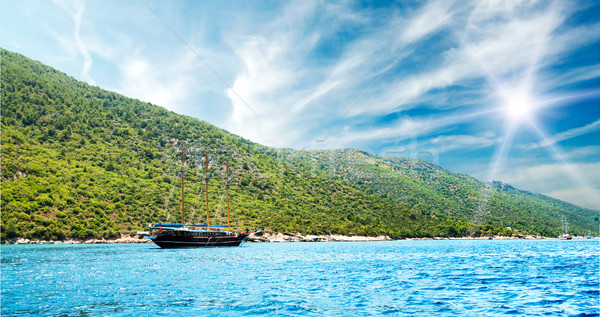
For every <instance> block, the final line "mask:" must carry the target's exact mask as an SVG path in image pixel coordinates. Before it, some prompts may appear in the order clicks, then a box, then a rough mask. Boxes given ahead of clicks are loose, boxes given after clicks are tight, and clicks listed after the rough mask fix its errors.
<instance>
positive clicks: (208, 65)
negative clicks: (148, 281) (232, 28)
mask: <svg viewBox="0 0 600 317" xmlns="http://www.w3.org/2000/svg"><path fill="white" fill-rule="evenodd" d="M142 1H143V2H144V4H145V5H146V6H147V7H148V9H150V11H152V13H154V15H156V16H157V17H158V18H159V19H160V20H161V21H162V22H163V23H164V24H165V25H166V26H167V27H168V28H169V29H170V30H171V32H173V34H175V36H177V38H179V40H181V42H183V44H185V45H186V46H187V47H188V48H189V49H190V50H191V51H192V53H194V55H196V57H198V58H199V59H200V61H201V62H202V63H204V65H206V67H208V69H210V71H211V72H212V73H213V74H215V76H217V78H219V80H221V82H222V83H223V84H225V86H227V88H229V90H231V92H233V93H234V94H235V95H236V96H237V97H238V98H239V99H240V100H241V101H242V102H243V103H244V105H246V107H248V109H250V110H251V111H252V112H253V113H254V114H255V115H256V116H257V117H260V115H259V114H258V113H257V112H256V111H255V110H254V109H253V108H252V107H251V106H250V105H249V104H248V103H247V102H246V100H244V98H242V96H240V95H239V94H238V93H237V91H235V89H233V87H231V85H230V84H229V83H228V82H227V81H226V80H225V79H224V78H223V77H222V76H221V75H219V73H217V71H216V70H215V69H214V68H212V67H211V66H210V64H208V62H206V60H204V58H202V56H200V54H199V53H198V52H196V50H195V49H194V48H193V47H192V46H191V45H190V44H189V43H188V42H187V41H186V40H184V39H183V37H181V35H179V33H177V31H175V29H174V28H173V27H172V26H171V25H170V24H169V23H167V21H166V20H165V19H163V17H162V16H160V15H159V14H158V12H156V11H155V10H154V9H153V8H152V7H151V6H150V4H148V2H146V0H142Z"/></svg>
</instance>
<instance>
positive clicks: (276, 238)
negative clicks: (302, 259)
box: [2, 232, 585, 245]
mask: <svg viewBox="0 0 600 317" xmlns="http://www.w3.org/2000/svg"><path fill="white" fill-rule="evenodd" d="M518 239H528V240H530V239H556V238H548V237H542V236H533V235H513V236H497V237H494V240H518ZM575 239H585V237H575ZM413 240H414V241H417V240H488V237H458V238H455V237H453V238H448V237H434V238H406V239H392V238H390V237H389V236H384V235H380V236H376V237H369V236H343V235H336V234H330V235H302V234H300V233H287V234H283V233H281V232H279V233H268V232H258V233H251V234H250V235H249V236H248V238H246V241H245V242H249V243H283V242H358V241H364V242H369V241H413ZM112 243H152V241H151V240H148V239H143V238H141V237H139V236H137V235H132V236H128V235H121V236H120V237H119V238H116V239H80V240H76V239H67V240H60V241H51V240H50V241H48V240H39V239H26V238H13V239H8V240H5V241H2V244H3V245H11V244H112Z"/></svg>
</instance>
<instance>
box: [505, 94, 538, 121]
mask: <svg viewBox="0 0 600 317" xmlns="http://www.w3.org/2000/svg"><path fill="white" fill-rule="evenodd" d="M504 110H505V111H506V113H507V115H508V116H509V117H510V118H511V119H512V120H516V121H520V120H523V119H527V118H528V117H529V115H530V114H531V113H532V112H533V102H532V100H531V98H530V97H529V96H528V95H527V94H524V93H510V94H505V97H504Z"/></svg>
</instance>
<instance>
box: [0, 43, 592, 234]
mask: <svg viewBox="0 0 600 317" xmlns="http://www.w3.org/2000/svg"><path fill="white" fill-rule="evenodd" d="M0 72H1V73H0V78H1V89H2V91H1V93H2V95H1V98H2V99H1V101H2V104H1V111H2V113H1V115H2V116H1V128H2V131H1V132H2V133H1V163H2V166H1V177H2V193H1V194H2V195H1V222H0V226H1V234H2V237H1V238H2V241H5V240H6V239H7V238H15V237H27V238H40V239H52V240H61V239H66V238H75V239H85V238H92V237H96V238H98V237H104V238H113V237H116V236H118V235H119V234H123V233H124V234H129V233H132V232H134V231H136V230H142V229H144V228H145V227H146V226H147V225H148V224H149V223H155V222H178V221H179V220H180V219H181V214H180V210H181V194H180V193H181V183H180V179H179V176H180V173H181V172H180V169H181V156H180V155H181V152H180V149H181V147H182V146H183V148H184V157H185V162H186V164H185V171H184V173H185V174H184V175H185V196H186V199H185V209H186V219H187V222H205V218H204V217H205V203H204V195H205V193H204V191H203V190H204V177H205V173H204V155H205V153H207V154H208V157H209V173H208V175H209V179H210V181H209V198H210V199H209V200H210V203H211V205H210V208H211V209H210V210H211V224H216V223H219V224H223V223H226V216H225V210H226V207H225V199H224V192H225V173H224V169H225V164H226V162H229V165H230V178H231V205H232V215H233V216H232V219H233V222H234V224H235V225H237V226H239V227H242V228H243V227H260V226H264V227H265V228H266V229H267V230H270V231H273V232H300V233H310V234H329V233H333V234H345V235H379V234H386V235H390V236H392V237H395V238H401V237H432V236H467V235H479V234H486V233H487V232H488V230H490V229H492V228H493V229H494V232H497V233H498V232H502V233H504V234H512V233H513V232H511V231H508V230H506V229H505V227H507V226H511V227H513V228H515V229H519V230H520V231H521V232H522V233H533V234H543V235H548V236H552V235H556V234H558V231H559V229H560V214H563V213H564V214H565V215H567V217H569V221H570V223H571V224H572V225H571V228H572V231H573V232H574V233H577V232H587V230H588V229H589V228H590V227H594V228H597V227H598V212H597V211H593V210H588V209H583V208H579V207H576V206H574V205H570V204H567V203H564V202H561V201H558V200H555V199H551V198H548V197H545V196H542V195H535V194H531V193H527V192H522V191H519V190H517V189H514V188H512V187H510V186H508V185H505V184H491V185H488V184H483V183H480V182H478V181H477V180H475V179H473V178H470V177H468V176H464V175H459V174H455V173H451V172H448V171H445V170H443V169H442V168H440V167H439V166H435V165H433V164H430V163H427V162H423V161H416V160H409V159H403V158H382V157H377V156H374V155H371V154H368V153H364V152H360V151H355V150H344V151H315V152H306V151H294V150H278V149H273V148H268V147H264V146H261V145H258V144H255V143H252V142H250V141H248V140H245V139H243V138H240V137H238V136H235V135H232V134H230V133H228V132H227V131H224V130H222V129H219V128H217V127H215V126H212V125H210V124H208V123H206V122H203V121H200V120H198V119H194V118H191V117H186V116H182V115H178V114H175V113H173V112H170V111H167V110H165V109H164V108H161V107H158V106H155V105H152V104H149V103H144V102H140V101H138V100H134V99H131V98H127V97H125V96H122V95H119V94H117V93H114V92H110V91H106V90H102V89H100V88H98V87H94V86H90V85H88V84H85V83H82V82H79V81H77V80H75V79H73V78H71V77H69V76H67V75H65V74H63V73H61V72H58V71H56V70H54V69H52V68H50V67H48V66H45V65H43V64H41V63H39V62H35V61H32V60H30V59H27V58H26V57H24V56H22V55H19V54H15V53H11V52H8V51H6V50H2V52H1V68H0ZM483 202H485V203H483Z"/></svg>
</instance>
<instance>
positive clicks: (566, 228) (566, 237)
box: [560, 215, 573, 240]
mask: <svg viewBox="0 0 600 317" xmlns="http://www.w3.org/2000/svg"><path fill="white" fill-rule="evenodd" d="M560 238H561V239H563V240H571V239H573V236H571V235H570V234H569V223H568V222H567V217H565V215H562V235H561V236H560Z"/></svg>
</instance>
